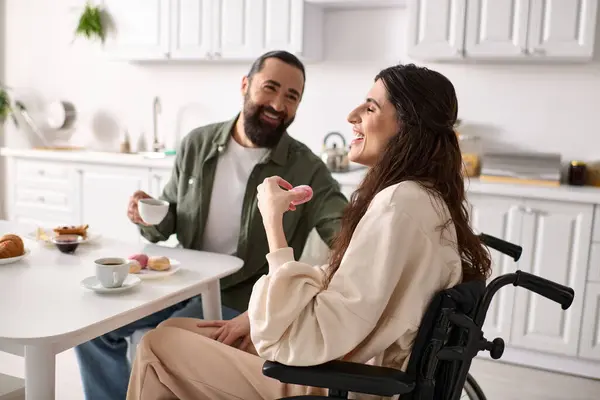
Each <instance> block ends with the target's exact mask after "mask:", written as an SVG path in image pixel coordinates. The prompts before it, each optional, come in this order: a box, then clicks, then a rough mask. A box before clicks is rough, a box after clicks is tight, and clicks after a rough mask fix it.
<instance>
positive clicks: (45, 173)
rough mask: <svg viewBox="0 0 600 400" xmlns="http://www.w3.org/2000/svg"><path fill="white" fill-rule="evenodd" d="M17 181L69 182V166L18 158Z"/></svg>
mask: <svg viewBox="0 0 600 400" xmlns="http://www.w3.org/2000/svg"><path fill="white" fill-rule="evenodd" d="M16 170H17V171H16V177H17V182H18V181H22V180H26V181H48V182H54V183H59V182H62V183H67V182H68V181H69V175H70V173H69V166H68V165H67V164H62V163H60V164H59V163H49V162H41V161H30V160H18V161H17V168H16Z"/></svg>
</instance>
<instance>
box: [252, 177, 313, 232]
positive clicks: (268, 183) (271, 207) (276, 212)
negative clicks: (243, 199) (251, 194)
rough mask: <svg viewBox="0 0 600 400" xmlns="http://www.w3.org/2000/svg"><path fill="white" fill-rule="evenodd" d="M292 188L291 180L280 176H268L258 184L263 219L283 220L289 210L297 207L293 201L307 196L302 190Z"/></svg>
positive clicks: (270, 220)
mask: <svg viewBox="0 0 600 400" xmlns="http://www.w3.org/2000/svg"><path fill="white" fill-rule="evenodd" d="M282 188H283V189H282ZM292 188H293V186H292V185H291V184H290V183H289V182H287V181H286V180H285V179H283V178H280V177H279V176H271V177H269V178H266V179H265V180H264V181H263V183H261V184H260V185H258V187H257V191H258V195H257V200H258V209H259V210H260V213H261V215H262V217H263V221H269V222H273V221H277V220H281V218H282V216H283V214H284V213H285V212H286V211H287V210H290V209H295V207H294V206H292V205H291V203H292V201H300V200H302V199H303V198H304V197H305V196H306V195H305V194H304V193H302V192H297V191H292V190H291V189H292Z"/></svg>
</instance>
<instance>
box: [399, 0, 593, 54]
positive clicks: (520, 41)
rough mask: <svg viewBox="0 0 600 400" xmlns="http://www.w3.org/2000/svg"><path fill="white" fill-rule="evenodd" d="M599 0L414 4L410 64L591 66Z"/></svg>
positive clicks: (456, 0) (410, 22)
mask: <svg viewBox="0 0 600 400" xmlns="http://www.w3.org/2000/svg"><path fill="white" fill-rule="evenodd" d="M598 1H599V0H469V1H466V0H445V1H442V2H441V3H442V4H440V2H439V1H433V0H412V1H411V2H410V3H409V7H408V29H409V35H408V37H409V42H408V53H409V56H410V57H411V58H414V59H418V60H431V61H450V60H470V59H472V60H486V59H488V60H494V59H496V60H503V59H505V60H526V61H534V60H548V61H550V60H573V61H574V60H590V59H591V58H592V56H593V47H594V39H595V30H596V19H597V9H598Z"/></svg>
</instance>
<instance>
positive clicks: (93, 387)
mask: <svg viewBox="0 0 600 400" xmlns="http://www.w3.org/2000/svg"><path fill="white" fill-rule="evenodd" d="M239 314H240V313H239V312H238V311H235V310H232V309H230V308H227V307H224V306H223V319H226V320H228V319H232V318H235V317H236V316H238V315H239ZM175 317H189V318H201V319H202V318H203V313H202V300H201V299H200V296H198V297H195V298H193V299H191V300H186V301H183V302H181V303H179V304H176V305H174V306H172V307H169V308H166V309H164V310H162V311H159V312H157V313H155V314H152V315H149V316H147V317H145V318H142V319H140V320H138V321H135V322H132V323H131V324H129V325H126V326H123V327H121V328H119V329H116V330H114V331H112V332H109V333H107V334H105V335H102V336H100V337H97V338H95V339H92V340H90V341H89V342H86V343H83V344H81V345H79V346H77V347H75V353H76V354H77V361H78V363H79V369H80V372H81V379H82V381H83V391H84V393H85V398H86V400H125V398H126V397H127V387H128V385H129V375H130V373H131V366H130V365H129V360H128V359H127V348H128V346H127V342H126V341H125V338H127V337H129V336H131V334H133V332H135V331H136V330H138V329H144V328H155V327H156V326H157V325H158V324H160V323H161V322H163V321H165V320H167V319H169V318H175Z"/></svg>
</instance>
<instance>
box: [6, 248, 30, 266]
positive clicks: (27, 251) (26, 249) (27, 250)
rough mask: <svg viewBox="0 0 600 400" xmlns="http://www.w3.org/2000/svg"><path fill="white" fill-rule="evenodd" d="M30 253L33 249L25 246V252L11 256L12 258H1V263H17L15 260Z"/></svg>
mask: <svg viewBox="0 0 600 400" xmlns="http://www.w3.org/2000/svg"><path fill="white" fill-rule="evenodd" d="M29 253H31V251H30V250H29V249H28V248H25V253H24V254H23V255H22V256H18V257H11V258H0V265H2V264H12V263H15V262H17V261H19V260H21V259H23V258H25V257H27V256H28V255H29Z"/></svg>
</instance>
